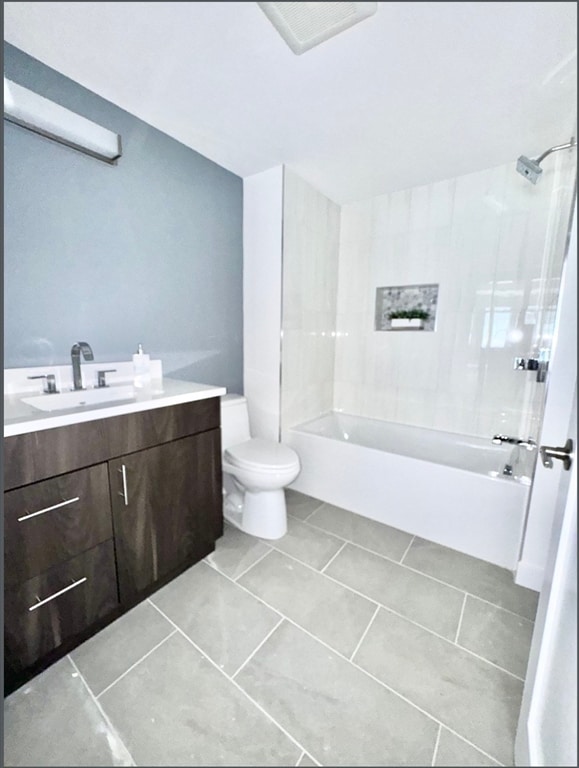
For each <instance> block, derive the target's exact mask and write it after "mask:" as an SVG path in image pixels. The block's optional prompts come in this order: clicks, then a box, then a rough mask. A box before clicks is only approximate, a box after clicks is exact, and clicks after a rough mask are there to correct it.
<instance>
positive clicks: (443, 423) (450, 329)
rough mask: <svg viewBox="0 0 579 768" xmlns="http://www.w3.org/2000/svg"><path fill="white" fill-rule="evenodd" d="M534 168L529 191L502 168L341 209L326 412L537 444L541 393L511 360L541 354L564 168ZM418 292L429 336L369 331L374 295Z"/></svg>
mask: <svg viewBox="0 0 579 768" xmlns="http://www.w3.org/2000/svg"><path fill="white" fill-rule="evenodd" d="M543 167H544V170H543V174H542V176H541V178H540V180H539V182H538V183H537V185H536V186H533V185H532V184H531V183H530V182H529V181H527V180H526V179H524V178H523V177H522V176H520V175H519V174H517V173H516V172H515V163H514V162H512V163H509V164H507V165H503V166H499V167H496V168H491V169H489V170H485V171H482V172H479V173H472V174H469V175H466V176H461V177H459V178H454V179H450V180H448V181H442V182H438V183H434V184H428V185H426V186H422V187H415V188H413V189H407V190H402V191H399V192H394V193H392V194H387V195H382V196H379V197H375V198H372V199H369V200H364V201H361V202H356V203H351V204H347V205H344V206H342V208H341V230H340V257H339V282H338V299H337V327H336V345H335V366H334V373H335V376H334V398H333V408H334V409H335V410H342V411H344V412H346V413H351V414H357V415H362V416H368V417H371V418H377V419H385V420H389V421H396V422H401V423H406V424H414V425H418V426H423V427H430V428H434V429H439V430H446V431H452V432H459V433H463V434H475V435H481V436H489V435H491V434H493V433H495V432H498V431H501V432H506V433H507V434H513V435H520V436H524V437H528V436H529V435H532V436H534V437H536V436H537V434H538V429H539V426H540V422H541V418H542V407H543V399H544V393H545V385H544V384H539V383H537V382H536V373H534V372H531V371H515V370H513V360H514V358H515V357H527V358H528V357H529V356H537V354H538V353H539V350H540V349H543V350H547V351H548V350H549V349H550V347H551V342H552V339H551V336H552V330H553V322H554V316H555V310H556V306H557V297H558V290H559V279H560V275H561V265H562V260H563V255H564V250H565V238H566V232H567V226H568V222H569V211H570V205H571V199H572V193H573V183H574V178H575V167H574V156H573V155H572V154H571V155H570V153H568V152H561V153H558V154H557V155H553V156H551V157H549V158H548V159H547V160H546V161H545V162H544V163H543ZM293 236H294V237H297V236H298V234H297V233H294V234H293ZM288 258H290V256H289V254H288V256H287V257H286V256H285V255H284V262H285V267H284V269H285V268H287V266H288V265H287V259H288ZM287 271H288V272H291V271H292V270H290V269H288V270H287ZM284 276H285V272H284ZM417 283H438V284H439V285H440V289H439V297H438V311H437V320H436V330H435V332H433V333H431V332H423V331H375V330H374V301H375V292H376V288H377V287H380V286H389V285H411V284H417ZM329 287H330V286H328V288H329ZM293 290H294V291H296V292H297V291H298V290H300V287H299V286H297V285H296V286H294V289H293ZM301 290H306V285H305V282H304V283H302V284H301ZM284 333H285V326H284ZM544 354H545V353H544ZM547 354H548V352H547ZM327 368H328V370H329V368H330V364H329V363H328V365H327ZM286 371H287V369H284V376H285V375H286ZM302 376H303V372H302ZM304 397H307V395H305V393H304ZM293 423H294V424H295V423H297V420H294V422H293ZM288 426H290V425H289V424H288Z"/></svg>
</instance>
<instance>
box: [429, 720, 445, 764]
mask: <svg viewBox="0 0 579 768" xmlns="http://www.w3.org/2000/svg"><path fill="white" fill-rule="evenodd" d="M441 733H442V725H439V726H438V733H437V734H436V742H435V744H434V752H433V753H432V760H431V761H430V765H436V755H437V753H438V745H439V743H440V734H441Z"/></svg>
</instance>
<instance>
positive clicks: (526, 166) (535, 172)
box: [517, 138, 577, 184]
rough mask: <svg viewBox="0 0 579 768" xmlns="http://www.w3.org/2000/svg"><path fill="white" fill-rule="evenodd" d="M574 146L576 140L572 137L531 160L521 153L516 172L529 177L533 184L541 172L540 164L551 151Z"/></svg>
mask: <svg viewBox="0 0 579 768" xmlns="http://www.w3.org/2000/svg"><path fill="white" fill-rule="evenodd" d="M576 146H577V142H576V141H575V139H574V138H571V141H568V142H567V144H559V145H558V146H557V147H551V148H550V149H548V150H547V151H546V152H543V154H542V155H539V157H538V158H537V159H536V160H531V159H530V158H528V157H525V155H521V156H520V157H519V159H518V160H517V172H518V173H520V174H521V176H524V177H525V178H526V179H529V181H531V182H532V183H533V184H536V183H537V181H538V180H539V176H540V175H541V174H542V173H543V169H542V168H541V165H540V164H541V163H542V161H543V160H544V159H545V158H546V157H547V155H550V154H551V153H552V152H558V151H559V150H560V149H573V147H576Z"/></svg>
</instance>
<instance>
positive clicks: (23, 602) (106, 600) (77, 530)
mask: <svg viewBox="0 0 579 768" xmlns="http://www.w3.org/2000/svg"><path fill="white" fill-rule="evenodd" d="M4 487H5V493H4V555H5V561H4V570H5V612H4V627H5V632H4V639H5V691H6V692H10V691H11V690H14V689H15V688H16V687H18V685H20V684H22V683H23V682H25V681H26V680H27V679H29V678H30V677H32V676H33V675H34V674H37V673H38V672H39V671H40V670H41V669H43V668H44V667H46V666H48V665H49V664H51V663H52V662H54V661H56V660H57V659H58V658H60V657H61V656H63V655H64V654H66V653H68V652H69V651H70V650H72V648H74V647H75V646H76V645H78V644H79V643H81V642H83V641H84V640H85V639H87V638H88V637H90V636H91V634H94V632H96V631H98V630H99V629H100V628H102V627H103V626H106V624H107V623H109V622H110V621H112V620H113V619H115V618H117V617H118V616H120V615H121V614H122V613H124V612H125V611H127V610H128V609H129V608H131V607H133V606H134V605H135V604H136V603H138V602H139V601H140V600H142V599H144V598H145V597H146V596H147V595H149V594H151V593H152V592H153V591H155V589H158V588H159V587H160V586H162V585H163V584H165V583H167V582H168V581H170V580H171V579H172V578H174V577H175V576H176V575H178V574H179V573H181V572H182V571H183V570H185V569H186V568H188V567H190V566H191V565H193V564H194V563H196V562H197V561H198V560H200V559H201V558H203V557H205V556H206V555H207V554H209V552H211V551H213V549H214V548H215V541H216V539H217V538H219V536H221V535H222V533H223V518H222V507H221V498H222V497H221V487H222V485H221V437H220V429H219V398H217V397H216V398H210V399H207V400H200V401H196V402H192V403H184V404H180V405H175V406H170V407H163V408H158V409H154V410H150V411H143V412H140V413H132V414H126V415H123V416H116V417H111V418H108V419H101V420H96V421H91V422H83V423H77V424H72V425H70V426H66V427H58V428H55V429H50V430H43V431H40V432H35V433H26V434H23V435H17V436H14V437H8V438H5V440H4Z"/></svg>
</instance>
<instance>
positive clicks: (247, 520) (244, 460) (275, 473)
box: [221, 395, 300, 539]
mask: <svg viewBox="0 0 579 768" xmlns="http://www.w3.org/2000/svg"><path fill="white" fill-rule="evenodd" d="M221 450H222V467H223V517H224V518H225V519H226V520H227V521H228V522H230V523H231V524H232V525H235V526H236V527H237V528H240V529H241V530H242V531H245V533H249V534H251V535H252V536H259V537H260V538H262V539H279V538H281V537H282V536H283V535H284V534H285V533H286V531H287V515H286V506H285V496H284V490H283V489H284V487H285V486H286V485H289V484H290V483H293V481H294V480H295V479H296V477H297V476H298V474H299V471H300V460H299V457H298V455H297V453H296V452H295V451H294V450H292V449H291V448H289V447H288V446H287V445H282V444H281V443H275V442H273V441H272V440H261V439H260V438H252V437H251V434H250V431H249V416H248V412H247V400H246V399H245V397H243V396H242V395H223V396H222V397H221Z"/></svg>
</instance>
